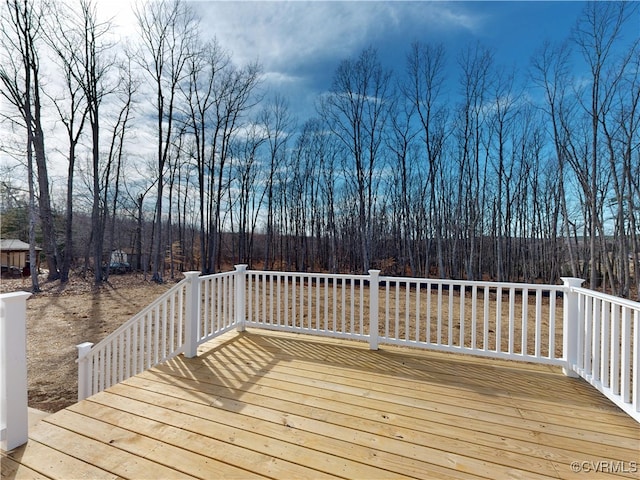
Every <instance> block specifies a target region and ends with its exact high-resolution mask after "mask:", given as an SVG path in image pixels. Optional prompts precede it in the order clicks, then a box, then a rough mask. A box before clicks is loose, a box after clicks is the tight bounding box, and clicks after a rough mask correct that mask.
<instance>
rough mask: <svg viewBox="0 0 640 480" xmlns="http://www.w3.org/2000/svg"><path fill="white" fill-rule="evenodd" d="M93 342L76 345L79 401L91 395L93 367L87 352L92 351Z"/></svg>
mask: <svg viewBox="0 0 640 480" xmlns="http://www.w3.org/2000/svg"><path fill="white" fill-rule="evenodd" d="M91 347H93V343H91V342H84V343H81V344H79V345H76V348H77V349H78V401H79V402H80V401H82V400H84V399H85V398H87V397H89V396H90V395H91V369H90V368H89V360H88V359H87V354H88V353H89V352H90V351H91Z"/></svg>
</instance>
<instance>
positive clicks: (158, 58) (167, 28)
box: [135, 0, 198, 283]
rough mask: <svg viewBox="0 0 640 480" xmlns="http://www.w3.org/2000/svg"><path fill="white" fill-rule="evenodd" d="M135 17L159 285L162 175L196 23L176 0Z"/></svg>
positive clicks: (148, 6)
mask: <svg viewBox="0 0 640 480" xmlns="http://www.w3.org/2000/svg"><path fill="white" fill-rule="evenodd" d="M135 15H136V19H137V21H138V27H139V33H140V37H141V40H142V41H141V46H140V51H139V53H138V57H137V61H138V63H139V64H140V66H141V67H142V69H143V70H144V72H145V74H146V75H147V76H148V77H149V79H150V80H151V81H152V82H153V89H154V90H155V109H156V119H157V124H156V125H157V126H156V129H157V130H156V133H157V139H156V141H157V160H156V162H157V163H156V175H157V197H156V215H155V228H154V241H153V274H152V280H153V281H155V282H158V283H162V281H163V278H162V263H163V258H164V248H163V243H162V219H163V213H164V212H163V206H162V200H163V187H164V175H165V170H166V167H167V163H168V162H169V161H170V152H171V145H172V142H173V135H174V131H173V129H174V121H175V118H174V117H175V116H174V113H175V109H176V101H177V98H178V93H179V84H180V82H182V81H183V80H184V79H185V77H186V76H187V75H188V72H187V69H186V68H185V65H186V63H187V61H188V60H189V58H191V56H192V55H193V54H194V43H193V42H194V39H195V38H196V35H197V29H198V22H197V20H196V18H195V16H194V14H193V12H192V11H191V9H190V8H189V7H188V6H187V5H186V4H184V3H182V2H181V1H179V0H174V1H169V0H160V1H157V2H149V3H147V4H146V5H145V6H144V7H139V8H137V9H136V12H135Z"/></svg>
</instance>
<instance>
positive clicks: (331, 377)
mask: <svg viewBox="0 0 640 480" xmlns="http://www.w3.org/2000/svg"><path fill="white" fill-rule="evenodd" d="M199 351H200V355H199V356H198V357H197V358H193V359H185V358H183V357H182V356H180V357H177V358H175V359H173V360H172V361H170V362H169V363H167V364H164V365H161V366H159V367H156V368H154V369H152V370H150V371H147V372H145V373H143V374H141V375H138V376H136V377H133V378H131V379H129V380H127V381H125V382H124V383H121V384H118V385H116V386H114V387H112V388H110V389H108V390H107V391H104V392H102V393H99V394H97V395H95V396H93V397H90V398H89V399H87V400H85V401H83V402H80V403H77V404H75V405H73V406H71V407H69V408H67V409H65V410H62V411H60V412H57V413H55V414H53V415H51V416H49V417H47V418H46V419H44V420H43V421H41V422H40V423H39V424H38V425H37V426H36V427H35V428H34V429H32V430H31V431H30V434H29V438H30V440H29V442H28V443H27V444H26V445H25V446H23V447H20V448H18V449H16V450H14V451H12V452H10V453H9V454H8V455H5V456H3V458H2V478H3V479H4V478H7V479H13V478H60V479H76V478H90V479H106V478H109V479H116V478H133V479H143V478H148V479H172V478H181V479H182V478H201V479H207V480H209V479H217V478H225V479H226V478H257V477H261V478H264V477H268V478H283V479H294V478H295V479H302V478H314V479H315V478H336V477H338V478H366V479H385V478H410V477H415V478H438V479H440V478H456V479H459V478H462V479H465V478H491V479H497V478H523V479H536V478H573V477H576V478H582V479H584V478H621V477H628V478H638V475H639V473H637V472H636V469H635V463H633V462H639V461H640V459H639V456H640V454H639V452H640V428H639V426H638V424H637V423H636V422H634V421H633V420H632V419H631V418H630V417H628V416H627V415H625V414H623V413H622V412H621V411H619V410H618V409H617V408H616V407H614V406H613V404H611V403H610V402H609V401H608V400H607V399H606V398H605V397H603V396H602V395H600V393H598V392H597V391H596V390H595V389H593V388H592V387H590V386H589V385H587V384H586V383H585V382H583V381H582V380H579V379H573V378H567V377H564V376H563V375H562V373H561V372H559V370H558V369H556V368H552V367H547V366H538V365H528V364H519V363H510V362H504V361H496V360H485V359H478V358H473V357H467V356H459V355H450V354H442V353H433V352H425V351H417V350H411V349H401V348H393V347H386V346H385V347H382V348H381V350H379V351H375V352H373V351H369V350H368V346H367V345H366V344H361V343H356V342H348V341H342V340H332V339H326V338H317V337H308V336H301V335H293V334H283V333H270V332H267V331H262V330H260V331H256V330H251V331H248V332H245V333H243V334H236V333H235V332H233V333H230V334H227V335H225V336H224V337H221V338H219V339H217V340H216V341H215V342H211V343H209V344H206V345H203V346H202V347H201V348H200V350H199ZM572 462H578V465H579V468H580V469H582V470H583V471H580V472H573V471H572V468H571V464H572ZM639 463H640V462H639ZM574 468H575V467H574ZM586 469H590V470H592V471H591V473H590V474H589V475H585V472H584V470H586ZM593 470H598V472H597V473H594V472H593ZM613 470H617V472H616V473H607V471H608V472H612V471H613Z"/></svg>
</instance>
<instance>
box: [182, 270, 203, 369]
mask: <svg viewBox="0 0 640 480" xmlns="http://www.w3.org/2000/svg"><path fill="white" fill-rule="evenodd" d="M183 275H184V276H185V277H186V278H187V298H186V301H187V305H186V318H185V325H184V336H185V339H184V356H185V357H187V358H193V357H195V356H196V355H197V354H198V326H199V325H200V282H199V281H198V277H199V276H200V272H184V273H183Z"/></svg>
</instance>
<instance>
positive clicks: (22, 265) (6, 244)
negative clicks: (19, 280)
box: [0, 238, 42, 277]
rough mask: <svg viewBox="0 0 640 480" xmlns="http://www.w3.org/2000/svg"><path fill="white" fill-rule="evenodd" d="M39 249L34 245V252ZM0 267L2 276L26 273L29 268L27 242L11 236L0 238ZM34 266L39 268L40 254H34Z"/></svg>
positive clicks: (29, 260)
mask: <svg viewBox="0 0 640 480" xmlns="http://www.w3.org/2000/svg"><path fill="white" fill-rule="evenodd" d="M40 251H42V249H41V248H40V247H36V252H40ZM0 267H1V269H2V276H5V275H6V276H17V277H19V276H21V275H24V273H26V274H27V275H28V272H29V269H30V268H31V259H30V258H29V244H28V243H25V242H23V241H22V240H17V239H13V238H2V239H0ZM36 267H37V268H38V269H40V255H36ZM24 276H26V275H24Z"/></svg>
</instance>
